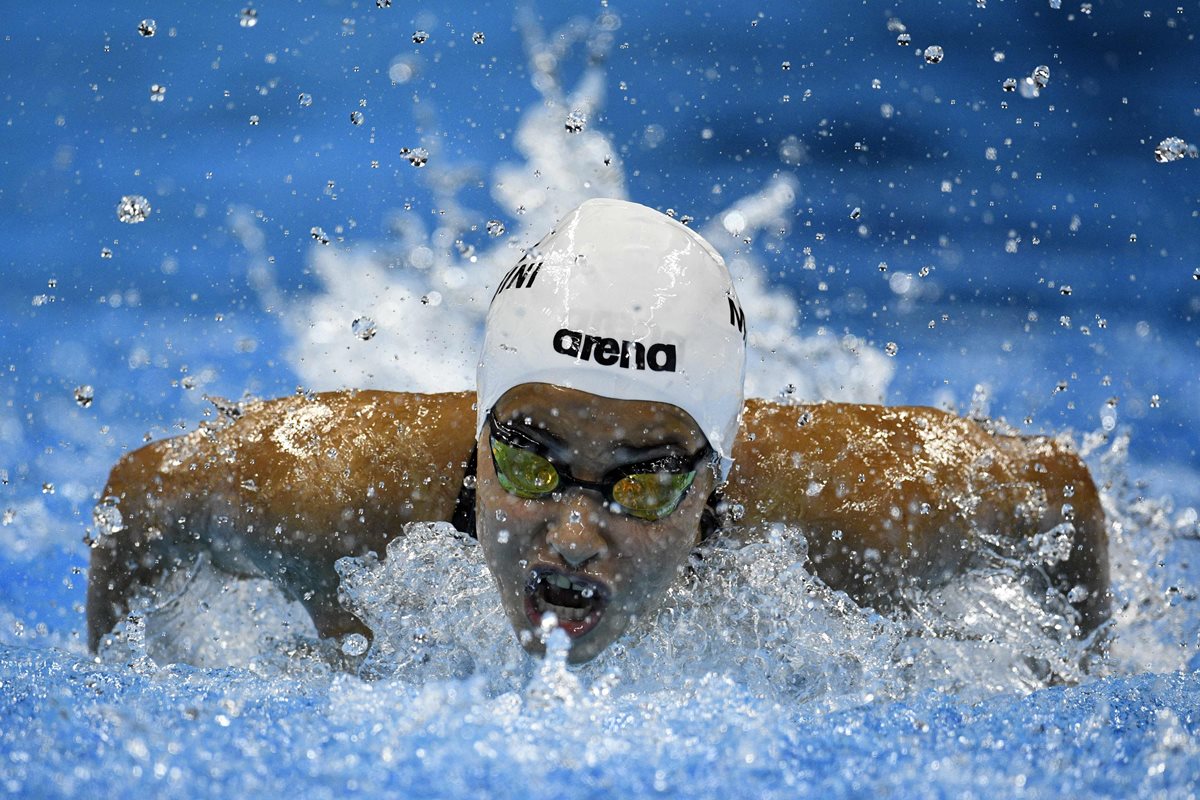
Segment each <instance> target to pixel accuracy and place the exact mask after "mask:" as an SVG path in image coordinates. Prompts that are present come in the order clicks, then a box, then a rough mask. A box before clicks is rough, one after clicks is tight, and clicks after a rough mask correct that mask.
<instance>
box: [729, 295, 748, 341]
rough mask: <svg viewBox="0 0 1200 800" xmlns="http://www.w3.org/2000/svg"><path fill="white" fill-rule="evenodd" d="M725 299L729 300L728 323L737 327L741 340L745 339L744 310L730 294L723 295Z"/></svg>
mask: <svg viewBox="0 0 1200 800" xmlns="http://www.w3.org/2000/svg"><path fill="white" fill-rule="evenodd" d="M725 299H726V300H728V301H729V324H730V325H732V326H733V327H735V328H737V329H738V332H739V333H740V334H742V341H745V340H746V312H744V311H742V307H741V306H739V305H738V302H737V300H734V299H733V296H732V295H728V294H727V295H725Z"/></svg>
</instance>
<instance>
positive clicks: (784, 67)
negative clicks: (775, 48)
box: [779, 61, 792, 72]
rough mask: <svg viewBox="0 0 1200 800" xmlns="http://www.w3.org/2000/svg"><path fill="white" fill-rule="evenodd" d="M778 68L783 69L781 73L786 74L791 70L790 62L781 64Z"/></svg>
mask: <svg viewBox="0 0 1200 800" xmlns="http://www.w3.org/2000/svg"><path fill="white" fill-rule="evenodd" d="M779 66H780V67H782V68H783V71H784V72H787V71H788V70H789V69H791V68H792V62H790V61H785V62H783V63H782V64H780V65H779Z"/></svg>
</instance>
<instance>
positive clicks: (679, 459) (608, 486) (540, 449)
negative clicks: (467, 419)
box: [488, 410, 713, 521]
mask: <svg viewBox="0 0 1200 800" xmlns="http://www.w3.org/2000/svg"><path fill="white" fill-rule="evenodd" d="M488 422H489V423H490V430H491V450H492V461H493V463H495V465H496V478H497V480H499V482H500V485H501V486H502V487H503V488H504V489H505V491H507V492H509V493H510V494H515V495H516V496H517V497H523V498H525V499H527V500H541V499H544V498H547V497H550V496H551V495H553V494H557V493H561V492H563V491H564V490H566V489H567V488H569V487H571V486H578V487H580V488H582V489H591V490H593V491H597V492H599V493H600V494H601V495H603V497H604V499H605V500H607V501H608V504H609V508H610V509H612V510H614V511H618V512H620V513H623V514H629V515H631V516H634V517H638V518H639V519H645V520H652V521H653V520H659V519H662V518H663V517H665V516H667V515H669V514H670V513H671V512H672V511H674V510H675V509H676V508H677V507H678V506H679V501H680V500H682V499H683V495H684V494H685V493H686V492H687V490H688V487H690V486H691V485H692V482H693V481H694V480H695V479H696V469H697V468H698V467H700V466H701V465H702V464H703V463H704V462H705V461H706V460H711V459H712V455H713V449H712V446H711V445H708V444H705V445H704V447H702V448H700V450H699V451H698V452H697V453H696V454H695V455H693V456H691V457H686V456H666V457H664V458H657V459H654V460H653V461H643V462H641V463H637V464H627V465H624V466H621V467H617V468H616V469H613V470H611V471H609V473H608V474H607V475H605V476H604V478H603V479H602V480H600V481H599V482H592V481H585V480H580V479H579V478H576V477H575V476H574V475H572V474H571V473H570V472H569V471H568V470H567V469H566V468H565V467H564V466H561V465H556V464H554V463H553V461H552V459H551V457H550V455H549V450H548V448H547V447H546V446H545V445H543V444H542V443H540V442H538V441H536V440H534V439H532V438H530V437H528V436H526V435H524V434H522V433H521V432H520V431H518V430H516V429H514V428H513V427H511V426H509V425H506V424H504V423H502V422H500V421H499V420H498V419H496V415H495V411H494V410H490V411H488Z"/></svg>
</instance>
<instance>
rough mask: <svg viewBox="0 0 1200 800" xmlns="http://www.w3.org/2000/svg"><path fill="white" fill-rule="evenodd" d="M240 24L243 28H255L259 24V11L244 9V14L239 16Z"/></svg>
mask: <svg viewBox="0 0 1200 800" xmlns="http://www.w3.org/2000/svg"><path fill="white" fill-rule="evenodd" d="M238 24H240V25H241V26H242V27H243V28H253V27H254V26H255V25H257V24H258V9H257V8H243V9H242V13H241V14H239V15H238Z"/></svg>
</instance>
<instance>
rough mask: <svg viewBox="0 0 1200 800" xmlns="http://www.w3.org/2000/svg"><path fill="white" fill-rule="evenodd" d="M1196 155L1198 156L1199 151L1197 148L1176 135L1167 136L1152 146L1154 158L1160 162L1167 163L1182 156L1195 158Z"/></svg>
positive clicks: (1199, 154)
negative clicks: (1155, 145)
mask: <svg viewBox="0 0 1200 800" xmlns="http://www.w3.org/2000/svg"><path fill="white" fill-rule="evenodd" d="M1197 156H1200V151H1198V150H1197V148H1196V145H1194V144H1188V143H1187V142H1185V141H1184V140H1183V139H1180V138H1179V137H1178V136H1168V137H1167V138H1166V139H1163V140H1162V141H1161V142H1159V143H1158V146H1157V147H1155V148H1154V160H1155V161H1157V162H1158V163H1160V164H1168V163H1170V162H1172V161H1178V160H1179V159H1181V158H1184V157H1187V158H1196V157H1197Z"/></svg>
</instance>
